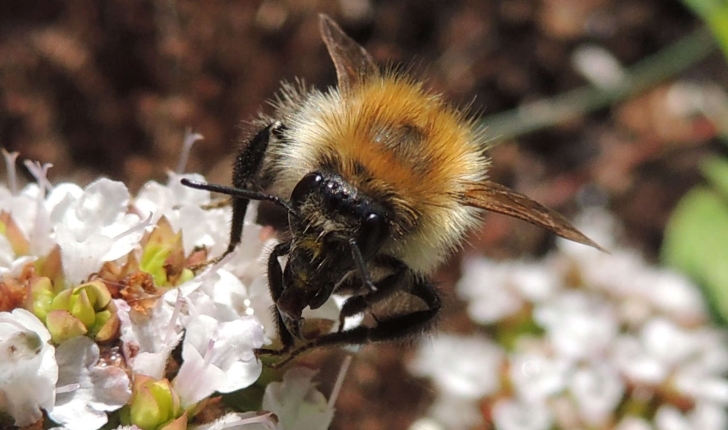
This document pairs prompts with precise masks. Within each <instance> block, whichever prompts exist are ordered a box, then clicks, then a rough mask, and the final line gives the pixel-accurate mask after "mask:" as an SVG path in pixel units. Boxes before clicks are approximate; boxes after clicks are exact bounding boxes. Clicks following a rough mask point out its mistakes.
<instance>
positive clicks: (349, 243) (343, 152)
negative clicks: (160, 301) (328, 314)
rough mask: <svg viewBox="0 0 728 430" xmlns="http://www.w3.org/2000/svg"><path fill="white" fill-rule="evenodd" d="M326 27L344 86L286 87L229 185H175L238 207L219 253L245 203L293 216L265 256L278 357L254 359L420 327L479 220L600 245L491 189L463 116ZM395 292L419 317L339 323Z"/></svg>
mask: <svg viewBox="0 0 728 430" xmlns="http://www.w3.org/2000/svg"><path fill="white" fill-rule="evenodd" d="M320 30H321V36H322V38H323V41H324V43H325V44H326V48H327V49H328V53H329V55H330V56H331V59H332V60H333V62H334V66H335V67H336V75H337V81H338V87H337V88H332V89H329V90H328V91H326V92H322V91H318V90H316V89H310V88H307V87H305V86H303V85H302V84H297V85H291V84H284V85H283V88H282V91H281V93H280V95H279V97H278V99H277V100H276V101H275V102H274V103H273V104H274V107H275V113H274V114H273V116H271V117H264V118H263V119H262V122H261V129H260V131H259V132H258V133H257V134H256V135H255V136H254V137H252V138H251V139H250V140H249V142H248V143H247V145H245V147H244V149H243V150H242V151H241V152H240V153H239V155H238V156H237V158H236V161H235V164H234V169H233V170H234V172H233V177H232V187H229V186H224V185H218V184H210V183H203V182H197V181H192V180H188V179H183V180H182V182H183V184H184V185H186V186H189V187H192V188H196V189H201V190H208V191H213V192H217V193H223V194H227V195H229V196H231V197H232V206H233V216H232V225H231V230H230V242H229V246H228V248H227V250H226V252H225V254H224V255H227V254H228V253H230V252H232V251H233V250H234V249H235V247H236V246H237V245H238V243H239V242H240V239H241V235H242V229H243V219H244V218H245V213H246V209H247V207H248V203H249V201H250V200H261V201H270V202H272V203H274V204H275V205H277V206H279V207H281V208H283V209H284V210H285V211H286V212H287V213H288V224H289V230H290V231H289V232H288V233H289V234H288V235H287V236H288V239H286V240H284V241H283V242H281V243H279V244H278V245H277V246H276V247H275V248H274V249H273V251H272V252H271V254H270V257H269V259H268V267H267V270H268V282H269V286H270V293H271V296H272V298H273V301H274V302H275V314H276V322H277V327H278V333H279V335H280V342H281V344H282V348H281V349H278V350H260V351H259V353H261V354H270V355H278V356H283V355H287V357H286V358H284V359H283V361H282V362H279V364H281V363H284V362H287V361H289V360H290V359H292V358H294V357H295V356H297V355H298V354H300V353H302V352H305V351H307V350H310V349H312V348H315V347H319V346H327V345H339V344H365V343H368V342H376V341H387V340H397V339H404V338H408V337H411V336H412V335H415V334H417V333H420V332H423V331H425V330H427V329H428V328H429V327H430V326H431V325H432V323H433V321H434V319H435V317H436V315H437V313H438V311H439V309H440V307H441V301H440V297H439V295H438V293H437V290H436V288H435V287H434V286H433V284H432V282H431V281H430V279H429V275H430V274H431V273H432V272H433V271H434V269H435V268H436V267H437V265H438V263H440V262H441V261H442V260H443V259H444V258H445V257H446V256H447V255H448V254H450V253H451V252H452V251H453V250H454V248H456V247H458V246H459V245H460V243H461V241H462V240H463V236H464V235H465V233H466V232H467V231H468V230H470V229H472V228H474V227H476V226H477V225H478V224H479V219H480V215H481V213H482V211H483V210H486V211H493V212H498V213H502V214H506V215H510V216H513V217H516V218H520V219H522V220H525V221H528V222H530V223H533V224H535V225H538V226H541V227H544V228H546V229H548V230H550V231H552V232H554V233H556V234H557V235H559V236H562V237H564V238H567V239H571V240H573V241H576V242H580V243H583V244H586V245H590V246H593V247H597V248H598V246H597V245H596V244H595V243H594V242H592V241H591V240H590V239H589V238H587V237H586V236H584V235H583V234H582V233H580V232H579V231H578V230H576V229H575V228H574V227H573V226H572V225H571V224H570V223H569V222H568V221H567V220H565V219H564V218H563V217H561V216H560V215H559V214H557V213H556V212H554V211H551V210H550V209H547V208H545V207H543V206H541V205H540V204H538V203H536V202H535V201H533V200H531V199H530V198H528V197H526V196H524V195H521V194H518V193H516V192H514V191H512V190H510V189H508V188H506V187H503V186H501V185H498V184H496V183H494V182H491V181H489V180H488V177H487V171H488V167H489V158H488V157H487V155H486V154H485V150H486V148H487V145H486V139H485V136H484V135H483V133H482V131H480V130H479V129H478V128H477V127H476V125H475V124H474V122H473V120H472V118H469V117H468V116H467V114H465V113H464V112H463V111H460V110H458V109H455V108H453V107H451V106H449V105H448V104H447V103H445V102H444V101H443V100H442V99H441V97H440V96H439V95H436V94H432V93H430V92H428V91H427V90H425V89H424V88H423V86H422V84H421V83H420V82H417V81H415V80H413V79H411V78H409V77H407V76H404V75H403V74H402V73H397V72H392V71H381V70H380V69H379V68H378V67H377V65H376V64H375V62H374V60H373V58H372V57H371V56H370V55H369V53H368V52H367V51H366V50H364V48H362V47H361V46H359V45H358V44H357V43H356V42H355V41H354V40H352V39H351V38H349V37H348V36H347V35H346V34H345V33H344V32H343V31H342V30H341V28H340V27H339V26H338V25H337V24H336V23H335V22H334V21H332V20H331V19H330V18H329V17H327V16H325V15H321V16H320ZM224 255H223V256H224ZM281 257H287V259H286V262H285V264H284V265H282V264H281V262H280V261H279V259H280V258H281ZM220 258H222V257H220ZM336 291H348V292H352V294H353V295H352V296H351V297H350V298H348V299H347V300H346V301H345V302H344V304H343V306H342V309H341V314H340V321H339V323H340V324H339V330H338V331H336V332H332V333H328V334H323V335H319V336H316V337H312V338H306V337H305V336H304V335H303V333H302V323H303V318H302V316H301V314H302V311H303V310H304V308H306V307H309V308H311V309H316V308H319V307H320V306H322V305H323V304H324V302H326V301H327V300H328V299H329V297H330V296H331V294H332V293H334V292H336ZM401 294H407V295H410V296H414V297H416V298H418V299H419V300H421V302H422V303H423V306H420V308H418V309H417V310H412V309H402V308H404V307H403V306H394V308H395V309H396V308H400V310H399V311H398V312H393V313H390V314H389V315H387V316H375V318H374V319H375V320H376V323H375V324H373V325H371V326H369V325H364V324H362V325H360V326H357V327H354V328H351V329H346V330H344V329H343V327H344V324H343V321H344V319H345V318H346V317H349V316H354V315H358V314H361V313H363V312H365V311H367V310H371V309H372V307H373V306H375V305H378V304H382V303H385V304H386V302H387V301H388V300H400V298H401Z"/></svg>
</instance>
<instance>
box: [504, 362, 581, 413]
mask: <svg viewBox="0 0 728 430" xmlns="http://www.w3.org/2000/svg"><path fill="white" fill-rule="evenodd" d="M510 362H511V365H510V366H509V371H510V378H511V381H512V382H513V384H514V388H515V389H516V393H517V394H518V396H519V397H520V398H522V399H524V400H526V401H528V402H543V401H545V400H546V399H547V398H548V397H550V396H553V395H556V394H558V393H560V392H561V391H562V390H563V389H564V388H565V387H566V384H567V382H568V381H567V377H568V375H569V372H570V371H571V369H572V365H571V362H570V360H566V359H565V358H562V357H547V356H545V355H544V354H542V353H541V354H539V353H535V352H527V353H524V354H515V355H514V356H513V357H512V358H511V360H510Z"/></svg>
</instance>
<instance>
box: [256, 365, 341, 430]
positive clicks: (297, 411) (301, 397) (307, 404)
mask: <svg viewBox="0 0 728 430" xmlns="http://www.w3.org/2000/svg"><path fill="white" fill-rule="evenodd" d="M315 374H316V372H314V371H313V370H310V369H306V368H301V367H298V368H293V369H290V370H288V371H287V372H286V373H285V375H283V381H282V382H273V383H271V384H269V385H268V387H267V388H266V390H265V394H264V395H263V409H265V410H269V411H271V412H273V413H274V414H276V416H277V417H278V419H279V420H280V426H281V427H282V428H283V430H293V429H298V428H301V429H307V430H325V429H328V428H329V425H330V424H331V420H332V419H333V417H334V410H333V409H332V408H330V407H329V406H328V402H327V401H326V398H325V397H324V395H323V394H321V392H319V391H318V390H317V389H316V388H315V387H314V386H313V384H312V383H311V380H312V379H313V377H314V375H315Z"/></svg>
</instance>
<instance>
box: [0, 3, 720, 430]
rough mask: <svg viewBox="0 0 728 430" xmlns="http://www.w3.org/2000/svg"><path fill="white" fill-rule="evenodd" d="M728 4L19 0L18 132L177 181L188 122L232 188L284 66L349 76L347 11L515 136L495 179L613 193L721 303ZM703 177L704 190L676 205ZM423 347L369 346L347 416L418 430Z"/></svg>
mask: <svg viewBox="0 0 728 430" xmlns="http://www.w3.org/2000/svg"><path fill="white" fill-rule="evenodd" d="M720 3H721V2H715V4H713V2H709V1H702V2H701V1H697V0H694V1H686V2H680V1H678V0H500V1H497V0H454V1H436V0H395V1H372V0H305V1H287V0H256V1H218V0H208V1H204V2H196V1H175V0H123V1H122V0H106V1H104V2H96V1H90V0H64V1H61V0H55V1H52V0H23V1H19V0H6V1H3V2H1V3H0V145H2V146H3V147H4V148H6V149H8V150H11V151H18V152H20V154H21V158H27V159H33V160H39V161H41V162H44V163H52V164H53V166H54V167H53V169H52V170H51V172H50V175H49V176H50V178H51V180H52V181H54V182H58V181H62V180H72V181H75V182H77V183H79V184H85V183H88V182H90V181H91V180H93V179H94V178H96V177H98V176H100V175H103V176H108V177H111V178H113V179H118V180H122V181H124V182H125V183H127V185H128V186H129V187H130V188H131V189H132V190H136V189H138V188H139V187H140V186H141V185H142V184H144V183H145V182H146V181H148V180H152V179H154V180H159V181H164V180H166V171H167V170H168V169H172V168H174V167H175V166H176V165H177V162H178V156H179V153H180V148H181V145H182V140H183V137H184V132H185V129H186V128H188V127H189V128H191V129H192V130H193V131H195V132H197V133H200V134H202V135H203V136H204V138H205V139H204V140H203V141H201V142H198V143H197V144H196V146H195V147H194V150H193V157H192V159H191V160H190V161H189V163H188V166H187V170H188V171H195V172H201V173H203V174H205V175H207V177H208V179H209V180H211V181H214V182H222V183H227V182H229V176H230V164H231V157H232V156H233V155H234V153H235V151H236V150H237V149H236V148H238V146H239V145H240V141H239V135H240V134H241V129H242V128H243V127H244V121H245V120H246V119H251V118H252V117H253V116H254V115H255V114H256V113H257V112H258V111H259V110H260V109H261V108H262V109H266V105H265V103H266V100H268V99H269V98H270V97H271V96H272V95H273V94H274V92H275V91H276V90H277V89H278V87H279V83H280V81H281V80H293V79H295V78H301V79H303V80H305V81H306V82H309V83H311V84H313V85H315V86H317V87H319V88H325V87H326V86H329V85H333V84H334V79H335V72H334V68H333V66H332V64H331V61H330V59H329V58H328V56H327V54H326V52H325V49H324V46H323V43H322V42H321V39H320V36H319V33H318V21H317V15H318V13H327V14H329V15H331V16H332V17H333V18H334V19H335V20H336V21H337V22H338V23H339V24H340V25H341V26H342V27H343V28H344V30H345V31H346V32H347V33H348V34H349V35H351V36H352V37H353V38H355V39H356V40H357V41H358V42H359V43H361V44H362V45H363V46H364V47H365V48H366V49H367V50H368V51H369V52H370V53H371V54H372V55H373V56H374V57H375V59H376V60H378V61H379V62H381V63H383V64H391V65H404V67H405V68H406V69H407V70H410V71H411V72H412V73H413V74H414V75H415V76H418V77H420V78H422V79H424V80H425V81H426V85H427V86H428V87H429V88H431V89H432V90H434V91H437V92H441V93H443V94H444V95H445V97H446V98H447V99H449V100H451V101H452V102H453V103H454V104H456V105H459V106H470V107H471V109H472V111H473V112H474V113H475V114H476V115H477V116H478V117H479V118H482V124H483V126H487V127H489V130H490V132H491V133H492V134H491V136H492V138H493V141H494V142H497V143H498V144H497V145H496V146H495V147H494V148H493V149H492V150H491V155H492V157H493V168H492V170H491V176H492V178H493V179H494V180H496V181H498V182H500V183H503V184H505V185H508V186H510V187H512V188H515V189H517V190H518V191H520V192H522V193H525V194H527V195H529V196H531V197H533V198H534V199H536V200H538V201H540V202H541V203H544V204H545V205H547V206H550V207H553V208H555V209H558V210H559V211H560V212H562V213H564V214H566V215H567V216H571V215H574V214H576V213H577V212H578V211H579V209H580V208H581V207H587V206H599V207H603V208H607V209H608V210H609V211H611V212H612V213H613V214H614V216H615V217H616V219H617V220H618V221H619V222H620V223H621V225H622V226H623V230H622V235H621V236H620V241H619V242H620V243H621V244H623V245H625V246H629V247H630V248H633V249H636V250H637V251H638V252H640V253H643V254H644V255H645V258H646V259H647V261H649V262H651V263H655V264H658V263H660V264H663V263H665V262H666V263H670V264H672V265H675V266H677V267H680V268H682V269H683V270H685V271H686V272H687V273H689V274H690V275H692V276H693V279H695V280H696V281H697V282H698V283H699V284H700V285H701V286H703V287H704V288H705V291H706V295H707V296H708V297H709V299H710V300H712V302H711V303H712V305H713V306H712V308H714V309H716V311H715V316H716V318H717V320H720V319H721V318H722V317H723V316H724V315H725V312H721V310H720V306H721V305H720V303H721V302H720V296H721V294H723V293H721V291H722V290H721V288H720V287H721V286H722V285H725V283H724V281H726V282H728V275H726V274H725V273H724V271H725V269H724V268H723V267H722V266H723V265H724V264H723V262H725V261H728V260H727V259H724V257H726V258H728V256H726V255H725V252H726V251H725V250H723V251H721V247H720V246H717V247H716V248H715V249H712V248H710V247H706V242H705V240H706V239H705V238H706V237H707V238H710V239H711V240H713V242H711V243H716V242H715V241H716V240H719V238H728V233H726V232H725V229H726V228H728V227H726V226H728V215H726V213H728V210H726V207H725V206H726V200H725V195H726V194H728V192H727V191H726V190H727V189H728V186H726V184H728V174H727V173H726V171H728V168H726V164H724V161H723V158H722V157H724V156H725V155H727V152H728V151H726V149H727V147H726V144H725V141H724V140H723V139H722V137H721V136H722V135H723V133H722V132H723V130H724V127H723V124H722V123H723V122H724V121H725V118H728V117H726V116H725V115H724V114H725V113H726V110H727V109H728V101H727V100H728V98H726V96H725V93H724V89H725V88H726V84H728V73H726V72H727V71H728V70H727V69H726V63H725V60H724V57H723V55H722V53H721V50H720V48H719V47H720V42H721V40H722V39H721V31H726V29H725V28H722V27H721V25H720V22H719V21H720V17H721V16H726V15H728V12H726V11H725V10H724V9H720V7H721V6H720ZM696 12H697V13H696ZM721 14H724V15H721ZM700 15H702V16H704V17H706V18H707V25H708V26H709V27H711V29H712V30H713V36H711V35H709V34H708V33H707V32H706V31H705V30H704V27H706V22H705V21H703V20H701V19H700V17H699V16H700ZM715 40H717V41H718V42H717V43H716V42H715ZM699 192H701V193H702V194H700V195H701V196H702V198H703V200H701V201H702V203H695V204H691V205H683V210H682V211H681V212H679V213H678V214H677V215H675V212H674V211H675V208H676V207H680V205H679V202H681V199H684V198H685V196H686V195H687V196H693V197H694V198H693V200H696V199H697V200H700V199H698V198H696V197H695V196H696V195H697V194H696V193H699ZM706 193H707V194H706ZM701 204H702V205H703V206H701ZM676 217H677V218H676ZM668 226H671V227H670V228H668V233H667V236H666V228H667V227H668ZM666 237H668V238H669V242H670V244H672V245H671V246H672V248H671V249H667V250H666V249H663V248H664V246H665V243H666ZM553 242H554V240H553V237H552V236H551V235H550V234H548V233H546V232H543V231H540V230H538V229H536V228H532V227H530V226H528V225H526V224H525V223H522V222H519V221H514V220H510V219H508V218H505V217H502V216H495V215H494V216H488V217H487V218H486V223H485V226H484V228H483V230H481V231H479V232H476V233H474V234H473V235H472V237H470V239H469V243H470V245H469V246H468V248H467V249H466V251H464V252H465V253H466V254H477V255H485V256H488V257H489V258H493V259H506V258H511V259H513V258H519V257H521V256H543V255H545V254H546V253H547V252H548V251H549V250H550V249H552V248H553ZM717 243H718V244H719V243H720V242H717ZM725 248H727V249H728V246H726V247H725ZM692 251H694V252H692ZM702 252H705V253H706V254H710V255H711V257H709V258H708V257H706V258H703V257H700V255H701V253H702ZM721 252H722V253H721ZM699 257H700V258H699ZM461 258H462V255H457V256H455V257H453V259H452V260H451V261H449V262H448V263H447V264H446V265H445V267H444V268H443V269H442V270H441V271H440V273H439V274H438V275H437V279H438V282H439V284H440V286H441V289H442V290H443V291H444V292H445V295H446V297H447V299H446V303H447V305H446V309H445V311H444V312H443V317H442V319H441V327H442V329H443V330H446V331H468V330H471V329H470V328H469V324H470V323H468V322H466V321H463V318H458V317H457V315H460V314H462V310H463V309H464V307H465V306H466V305H465V304H464V303H463V302H462V301H461V300H460V299H458V298H457V296H456V294H455V293H454V292H453V286H454V285H455V282H456V281H457V279H458V278H459V276H460V269H459V267H460V259H461ZM704 260H710V261H707V262H706V261H704ZM412 354H413V349H412V347H409V346H408V347H406V348H403V347H402V346H400V345H381V346H379V345H377V346H370V347H367V348H365V349H364V350H363V351H362V353H361V354H360V355H359V356H358V357H357V358H356V359H355V360H354V364H353V365H352V369H351V370H350V374H349V376H348V378H347V382H346V384H345V387H344V389H343V392H342V395H341V398H340V401H339V404H338V412H337V415H336V418H335V421H334V425H333V427H332V428H335V429H355V428H356V429H385V428H386V429H399V428H407V427H408V426H409V425H410V424H411V423H412V422H413V421H414V420H415V419H416V418H417V417H419V416H421V415H423V413H424V411H426V410H427V408H428V405H429V402H431V400H432V397H434V396H435V392H434V390H433V389H432V388H431V387H430V386H429V385H428V382H427V381H426V380H424V379H419V378H415V377H413V376H410V375H408V373H407V370H406V368H405V364H404V363H405V362H406V361H407V360H408V359H409V358H411V356H412ZM340 359H341V356H340V354H339V353H336V352H323V353H319V354H314V357H313V358H311V359H310V360H314V361H315V360H318V361H319V362H322V363H324V364H323V365H322V368H323V369H324V370H323V373H322V376H321V378H322V380H332V379H333V378H334V377H335V373H336V370H337V369H338V364H336V363H338V362H339V361H340ZM326 363H329V364H330V365H328V367H327V364H326ZM327 368H330V369H331V374H328V373H327V372H328V371H327V370H326V369H327ZM394 405H396V407H395V406H394ZM453 413H455V412H453Z"/></svg>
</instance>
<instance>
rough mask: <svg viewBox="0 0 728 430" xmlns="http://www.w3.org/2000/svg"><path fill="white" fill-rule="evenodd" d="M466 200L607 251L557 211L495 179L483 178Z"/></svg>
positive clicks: (475, 205)
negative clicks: (494, 180) (492, 180)
mask: <svg viewBox="0 0 728 430" xmlns="http://www.w3.org/2000/svg"><path fill="white" fill-rule="evenodd" d="M463 199H464V200H463V204H464V205H466V206H472V207H476V208H480V209H484V210H487V211H490V212H497V213H500V214H504V215H508V216H512V217H514V218H518V219H521V220H523V221H526V222H529V223H531V224H533V225H537V226H539V227H542V228H545V229H546V230H549V231H552V232H554V233H556V234H557V235H559V236H561V237H563V238H565V239H569V240H573V241H574V242H578V243H582V244H584V245H588V246H591V247H593V248H596V249H598V250H600V251H605V250H604V249H603V248H602V247H601V246H599V245H597V244H596V243H595V242H594V241H593V240H591V239H589V238H588V237H586V236H585V235H584V234H583V233H582V232H580V231H579V230H577V229H576V227H574V226H573V225H571V223H570V222H569V221H567V220H566V218H564V217H563V216H561V215H559V214H558V213H557V212H556V211H553V210H551V209H549V208H547V207H545V206H543V205H541V204H540V203H538V202H536V201H535V200H532V199H531V198H529V197H527V196H524V195H523V194H520V193H517V192H515V191H513V190H511V189H510V188H507V187H504V186H503V185H500V184H497V183H495V182H491V181H483V182H480V183H477V184H474V185H473V186H472V188H471V189H469V190H468V191H466V192H465V194H464V196H463ZM605 252H606V251H605Z"/></svg>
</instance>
